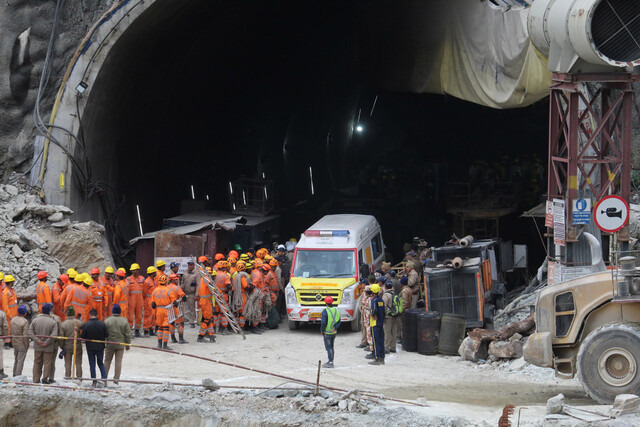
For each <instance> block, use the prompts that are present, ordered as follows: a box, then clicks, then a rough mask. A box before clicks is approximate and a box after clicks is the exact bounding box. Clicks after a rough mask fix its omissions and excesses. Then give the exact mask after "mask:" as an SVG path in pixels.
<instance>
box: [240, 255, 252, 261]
mask: <svg viewBox="0 0 640 427" xmlns="http://www.w3.org/2000/svg"><path fill="white" fill-rule="evenodd" d="M249 259H250V258H249V255H247V254H242V255H240V261H247V260H249Z"/></svg>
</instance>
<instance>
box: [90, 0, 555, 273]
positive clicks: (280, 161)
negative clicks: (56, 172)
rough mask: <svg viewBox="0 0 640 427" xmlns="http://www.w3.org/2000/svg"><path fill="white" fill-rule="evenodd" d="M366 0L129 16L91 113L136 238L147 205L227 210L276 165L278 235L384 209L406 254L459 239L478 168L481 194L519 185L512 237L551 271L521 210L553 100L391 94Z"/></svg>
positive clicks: (508, 222) (96, 143)
mask: <svg viewBox="0 0 640 427" xmlns="http://www.w3.org/2000/svg"><path fill="white" fill-rule="evenodd" d="M365 5H366V4H365V3H360V2H337V1H336V2H322V3H320V2H299V1H278V2H262V1H245V2H221V1H192V2H175V1H166V0H165V1H158V2H156V3H155V4H154V6H152V7H151V8H149V9H148V10H147V11H146V12H145V13H144V14H143V15H142V16H141V17H140V18H139V19H138V20H137V21H136V22H135V23H134V24H133V25H131V26H130V27H129V28H128V29H127V30H126V32H124V34H122V35H121V37H120V39H119V41H118V42H117V44H116V46H115V47H114V48H113V49H112V50H111V53H110V54H109V56H108V57H107V59H106V60H105V63H104V65H103V66H102V68H101V71H100V74H99V76H98V78H97V80H96V82H95V84H94V87H93V88H92V90H91V93H90V98H89V99H88V102H87V106H86V109H85V110H84V113H83V115H82V119H81V123H82V128H81V138H82V140H83V141H84V143H85V145H86V147H87V152H88V156H89V158H90V160H91V167H92V174H93V178H94V179H96V180H98V179H99V180H100V181H101V182H104V183H105V184H104V186H105V187H108V188H109V190H108V191H111V192H113V193H114V195H115V194H118V195H120V196H123V197H124V200H125V202H124V204H123V205H122V206H120V207H119V209H118V210H117V212H116V215H117V217H118V224H119V227H120V229H121V232H122V234H123V236H125V237H126V238H132V237H135V236H136V235H138V228H137V222H136V214H135V206H136V205H139V206H140V210H141V214H142V218H143V227H144V231H145V232H146V231H153V230H157V229H159V228H161V226H162V219H163V218H169V217H172V216H175V215H179V214H180V213H181V212H180V205H181V201H182V200H188V199H191V189H190V188H191V187H190V186H191V185H193V186H194V189H195V196H196V199H198V200H205V199H206V198H207V197H208V198H209V200H208V201H207V202H206V207H207V209H211V210H219V211H229V210H230V202H229V195H228V182H229V181H231V180H234V179H236V178H238V177H240V176H246V177H257V176H260V175H261V174H263V173H264V174H265V176H266V178H267V179H270V180H273V181H274V185H275V188H276V195H275V197H276V212H277V213H280V214H281V215H282V218H283V220H282V230H281V231H282V234H281V236H280V240H286V239H288V238H289V237H293V236H297V235H298V234H299V233H300V232H301V231H303V230H304V227H306V226H308V225H310V224H311V223H312V222H314V221H315V220H317V219H318V218H319V217H320V216H322V215H323V214H326V213H336V212H362V213H372V214H375V215H376V216H377V217H378V219H379V221H380V222H381V224H382V226H383V232H384V235H385V243H386V244H387V246H388V247H389V249H390V250H391V251H392V252H393V254H394V256H395V257H396V259H397V258H399V257H401V248H402V243H403V242H405V241H408V240H410V239H411V238H412V237H413V236H421V237H424V238H426V239H427V240H428V241H429V243H430V245H434V246H438V245H440V244H442V243H444V241H446V240H448V238H449V237H450V235H451V233H452V232H453V219H452V217H451V215H449V214H447V212H446V211H447V199H448V196H450V195H451V193H450V192H451V188H452V187H451V184H452V183H457V182H469V181H470V179H469V174H470V171H471V175H472V179H471V182H472V183H471V187H470V188H471V191H476V192H479V191H486V192H489V193H491V192H492V191H494V189H493V187H490V186H487V187H486V188H484V187H483V188H481V187H482V186H481V185H480V181H481V179H497V178H502V179H503V180H511V181H516V184H517V187H515V188H517V189H518V190H517V191H515V196H516V197H515V201H514V203H515V204H516V205H517V211H516V212H514V213H513V214H511V215H509V216H507V217H505V218H504V220H503V221H502V222H501V224H500V234H501V237H502V238H503V239H504V240H513V241H514V243H524V244H527V245H529V247H530V265H531V266H536V267H537V266H538V265H539V264H540V262H541V261H542V259H543V257H544V250H543V248H542V245H541V243H540V238H539V236H538V234H537V232H536V229H535V226H534V225H533V222H532V220H531V219H530V218H519V215H520V213H521V212H522V211H523V210H526V209H529V208H531V207H533V206H535V205H536V204H538V203H539V201H540V198H541V197H542V195H543V193H544V192H545V189H544V186H545V184H544V183H545V182H546V177H545V176H544V165H545V164H546V156H547V120H548V118H547V115H548V112H547V111H548V104H547V102H546V101H541V102H538V103H537V104H534V105H533V106H531V107H528V108H523V109H515V110H494V109H490V108H486V107H482V106H479V105H475V104H471V103H468V102H465V101H461V100H458V99H455V98H453V97H450V96H443V95H430V94H410V93H400V92H392V91H388V90H385V89H384V84H381V82H379V81H375V80H373V79H371V78H370V75H371V74H370V73H369V72H368V71H369V70H368V69H367V67H365V66H363V64H365V63H366V64H370V63H371V62H372V61H371V56H372V55H376V52H375V49H374V48H371V46H366V45H365V44H363V43H362V37H361V31H362V29H363V27H362V26H361V25H360V19H361V17H360V16H361V15H360V11H361V9H362V8H363V7H364V6H365ZM364 58H367V59H368V60H367V61H363V59H364ZM358 124H359V125H361V126H362V132H358V131H357V130H355V127H356V126H357V125H358ZM310 167H311V168H312V170H313V176H314V194H313V195H312V194H311V190H310V178H309V168H310ZM474 168H475V169H474ZM474 170H475V172H474ZM478 170H480V172H478ZM480 176H483V177H484V178H480ZM114 199H115V196H114Z"/></svg>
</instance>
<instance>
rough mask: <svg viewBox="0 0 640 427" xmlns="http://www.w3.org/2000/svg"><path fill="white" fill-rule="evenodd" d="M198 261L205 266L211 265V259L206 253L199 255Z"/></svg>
mask: <svg viewBox="0 0 640 427" xmlns="http://www.w3.org/2000/svg"><path fill="white" fill-rule="evenodd" d="M198 263H200V264H202V266H203V267H211V262H210V261H209V257H208V256H206V255H201V256H199V257H198Z"/></svg>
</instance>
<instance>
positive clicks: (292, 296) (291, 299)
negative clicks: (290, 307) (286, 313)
mask: <svg viewBox="0 0 640 427" xmlns="http://www.w3.org/2000/svg"><path fill="white" fill-rule="evenodd" d="M284 292H285V295H286V297H287V304H297V303H298V301H297V300H296V291H295V289H293V287H292V286H291V285H289V286H287V287H286V288H285V290H284Z"/></svg>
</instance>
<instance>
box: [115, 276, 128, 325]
mask: <svg viewBox="0 0 640 427" xmlns="http://www.w3.org/2000/svg"><path fill="white" fill-rule="evenodd" d="M126 275H127V272H126V271H125V270H124V268H119V269H118V270H117V271H116V280H115V283H114V285H113V303H114V304H118V305H119V306H120V311H121V312H122V313H127V314H128V310H129V285H128V284H127V281H126V280H125V276H126Z"/></svg>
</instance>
